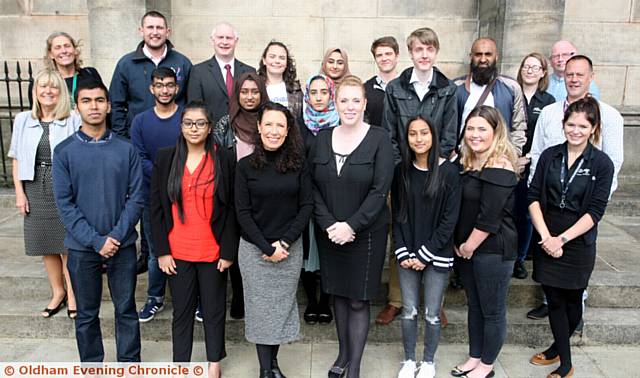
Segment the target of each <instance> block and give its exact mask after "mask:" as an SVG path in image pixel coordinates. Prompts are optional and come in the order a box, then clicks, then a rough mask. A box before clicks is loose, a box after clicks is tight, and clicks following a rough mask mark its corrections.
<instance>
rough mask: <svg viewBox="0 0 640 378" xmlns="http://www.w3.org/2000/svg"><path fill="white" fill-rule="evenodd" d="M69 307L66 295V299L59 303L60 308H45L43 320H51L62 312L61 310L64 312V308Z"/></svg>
mask: <svg viewBox="0 0 640 378" xmlns="http://www.w3.org/2000/svg"><path fill="white" fill-rule="evenodd" d="M66 305H67V295H66V294H65V295H64V298H62V300H61V301H60V303H58V306H57V307H56V308H49V307H47V308H45V309H44V310H42V317H43V318H46V319H48V318H50V317H52V316H53V315H55V314H57V313H58V312H60V310H62V308H63V307H64V306H66Z"/></svg>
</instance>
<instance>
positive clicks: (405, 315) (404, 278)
mask: <svg viewBox="0 0 640 378" xmlns="http://www.w3.org/2000/svg"><path fill="white" fill-rule="evenodd" d="M398 279H399V281H400V290H401V291H402V316H401V320H402V342H403V344H404V358H405V360H413V361H415V360H416V341H417V339H418V313H419V311H418V309H419V308H420V284H422V285H423V287H424V306H425V310H424V317H425V324H426V327H425V330H424V353H423V358H422V360H423V361H425V362H433V358H434V356H435V354H436V349H437V348H438V342H439V341H440V307H441V306H442V298H443V296H444V290H445V289H446V287H447V283H448V282H449V272H447V271H444V272H442V271H437V270H435V269H433V265H427V267H426V268H425V269H424V270H422V271H418V270H413V269H405V268H403V267H401V266H398Z"/></svg>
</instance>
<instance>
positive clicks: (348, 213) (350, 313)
mask: <svg viewBox="0 0 640 378" xmlns="http://www.w3.org/2000/svg"><path fill="white" fill-rule="evenodd" d="M366 105H367V101H366V99H365V95H364V85H363V84H362V81H361V80H360V79H359V78H357V77H356V76H347V77H345V78H344V79H343V80H342V82H341V83H340V85H338V88H337V90H336V106H337V109H338V115H339V116H340V125H339V126H336V127H333V128H326V129H323V130H320V132H319V133H318V135H317V137H316V142H315V145H314V147H313V149H312V153H311V157H310V160H311V162H312V177H313V180H314V203H315V208H314V215H315V221H316V226H317V227H315V233H316V240H317V242H318V251H319V255H320V275H321V278H322V288H323V289H324V290H325V292H327V293H328V294H331V295H333V300H334V301H333V310H334V315H335V321H336V330H337V333H338V343H339V351H338V357H337V358H336V360H335V362H334V363H333V366H332V367H331V370H330V371H329V377H343V376H344V374H345V373H346V374H347V375H348V376H349V377H350V378H357V377H359V376H360V361H361V359H362V354H363V352H364V346H365V344H366V342H367V335H368V333H369V323H370V307H369V304H370V301H371V299H373V298H375V297H376V295H377V293H378V287H379V284H380V276H381V274H382V265H383V264H384V259H385V255H386V246H387V231H388V226H389V219H390V218H391V216H390V214H389V208H388V207H387V194H388V192H389V187H390V186H391V181H392V179H393V166H394V164H393V150H392V147H391V141H390V140H389V134H388V133H387V132H386V131H385V130H384V129H382V128H380V127H377V126H372V125H369V124H367V123H365V122H364V109H365V108H366Z"/></svg>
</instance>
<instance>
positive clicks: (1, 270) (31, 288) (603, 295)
mask: <svg viewBox="0 0 640 378" xmlns="http://www.w3.org/2000/svg"><path fill="white" fill-rule="evenodd" d="M526 265H527V267H528V269H529V270H531V262H530V261H527V262H526ZM387 282H388V278H387V274H386V272H385V274H384V275H383V278H382V285H381V286H380V293H379V294H378V296H377V297H376V298H375V299H374V300H373V304H385V303H386V298H387V293H388V285H387ZM230 286H231V285H230V284H229V287H228V290H227V298H228V299H229V300H230V299H231V287H230ZM103 288H104V289H103V294H102V299H103V300H109V299H110V294H109V290H108V286H107V278H106V275H105V276H104V277H103ZM146 290H147V275H146V274H142V275H139V276H138V282H137V285H136V300H137V301H138V302H139V303H142V302H144V301H145V300H146V298H147V294H146ZM50 295H51V293H50V289H49V282H48V280H47V278H46V273H45V271H44V268H43V266H42V263H41V262H31V263H16V262H7V263H4V264H1V265H0V300H10V299H15V298H31V299H34V300H40V302H41V303H45V302H47V300H48V298H49V297H50ZM297 296H298V302H299V303H301V304H306V303H307V301H306V296H305V294H304V291H303V289H302V285H300V286H299V287H298V295H297ZM166 297H167V298H168V299H169V298H171V294H170V291H169V289H168V285H167V294H166ZM541 297H542V290H541V289H540V286H539V285H538V284H537V283H535V282H534V281H533V280H531V278H527V279H525V280H518V279H512V280H511V288H510V290H509V298H508V303H509V305H510V306H522V307H533V306H536V305H537V304H539V302H540V298H541ZM445 303H446V305H449V306H460V305H464V304H466V299H465V296H464V291H463V290H454V289H451V288H448V289H447V292H446V293H445ZM588 304H589V306H592V307H612V308H640V273H637V272H615V271H602V270H596V271H594V272H593V275H592V277H591V281H590V285H589V299H588Z"/></svg>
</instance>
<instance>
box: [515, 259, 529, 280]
mask: <svg viewBox="0 0 640 378" xmlns="http://www.w3.org/2000/svg"><path fill="white" fill-rule="evenodd" d="M528 275H529V272H527V268H525V267H524V262H522V261H520V260H516V263H515V264H514V265H513V277H514V278H518V279H520V280H524V279H525V278H527V276H528Z"/></svg>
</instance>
